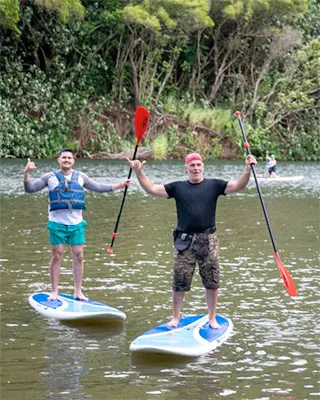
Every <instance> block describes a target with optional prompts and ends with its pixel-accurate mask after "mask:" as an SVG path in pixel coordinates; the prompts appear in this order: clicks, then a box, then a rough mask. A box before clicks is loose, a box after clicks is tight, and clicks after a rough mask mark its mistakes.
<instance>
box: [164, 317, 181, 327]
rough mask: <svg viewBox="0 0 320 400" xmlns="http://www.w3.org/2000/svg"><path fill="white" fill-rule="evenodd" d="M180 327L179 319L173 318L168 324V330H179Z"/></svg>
mask: <svg viewBox="0 0 320 400" xmlns="http://www.w3.org/2000/svg"><path fill="white" fill-rule="evenodd" d="M178 325H179V319H178V318H172V319H171V321H170V322H168V323H167V327H168V328H178Z"/></svg>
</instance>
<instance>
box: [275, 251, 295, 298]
mask: <svg viewBox="0 0 320 400" xmlns="http://www.w3.org/2000/svg"><path fill="white" fill-rule="evenodd" d="M275 256H276V260H277V265H278V270H279V272H280V275H281V278H282V280H283V282H284V285H285V287H286V289H287V291H288V293H289V294H290V296H297V294H298V292H297V288H296V285H295V283H294V281H293V279H292V277H291V275H290V273H289V271H288V270H287V268H286V267H285V266H284V265H283V264H282V262H281V260H280V256H279V253H278V252H277V251H276V252H275Z"/></svg>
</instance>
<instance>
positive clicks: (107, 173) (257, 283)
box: [0, 160, 320, 400]
mask: <svg viewBox="0 0 320 400" xmlns="http://www.w3.org/2000/svg"><path fill="white" fill-rule="evenodd" d="M37 164H38V171H37V173H35V174H34V175H37V174H40V173H42V172H45V171H47V170H51V169H52V168H55V165H54V162H53V161H52V162H51V161H50V162H49V161H40V162H38V163H37ZM78 165H79V168H80V169H81V170H84V171H86V172H88V174H89V175H90V176H92V177H95V178H96V179H98V180H101V181H102V180H107V181H110V182H111V181H117V180H118V179H122V178H123V177H125V176H126V175H127V173H128V168H127V165H125V163H122V162H109V161H86V160H84V161H82V160H81V161H79V162H78ZM23 166H24V161H22V160H4V161H3V163H2V172H1V173H2V175H3V174H4V175H5V176H2V177H1V181H2V186H1V192H0V196H1V197H0V199H1V255H0V258H1V259H0V268H1V317H2V325H1V373H2V389H1V395H2V398H3V399H6V400H11V399H12V400H13V399H14V400H16V399H17V398H19V397H21V398H24V399H25V400H34V399H50V400H51V399H52V400H56V399H77V400H79V399H81V400H82V399H88V398H92V399H97V400H100V399H108V400H123V399H128V400H131V399H132V400H150V399H165V400H167V399H168V400H170V399H177V398H184V399H186V400H197V399H209V400H211V399H212V400H213V399H219V398H221V399H222V398H230V399H259V400H267V399H287V400H288V399H290V400H293V399H296V400H301V399H310V398H311V399H312V398H314V399H316V398H317V397H319V387H318V384H317V378H318V375H317V374H318V373H317V366H316V362H317V351H318V350H317V348H318V344H319V340H318V339H319V331H318V325H319V324H318V320H317V314H316V309H317V305H318V290H319V286H318V285H317V282H316V280H315V276H316V267H317V266H318V257H319V202H318V197H319V193H320V189H319V182H320V179H319V174H320V172H319V169H318V165H316V164H304V163H299V164H293V163H281V166H282V171H281V173H282V172H283V175H304V176H305V177H306V179H305V180H303V181H299V182H290V183H288V184H287V183H283V182H282V183H280V182H275V183H274V184H266V185H261V188H262V191H263V194H264V196H265V199H266V205H267V208H268V213H269V217H270V221H271V225H272V229H273V233H274V236H275V240H276V243H277V247H278V249H279V252H280V254H281V259H282V262H283V263H284V264H285V265H286V267H287V268H288V270H289V271H290V273H291V275H292V276H293V278H294V280H295V282H296V284H297V287H298V291H299V296H298V297H295V298H290V297H289V296H288V295H287V293H286V290H285V288H284V285H283V282H282V280H281V278H280V276H279V273H278V271H277V266H276V262H275V259H274V255H273V249H272V246H271V243H270V239H269V236H268V231H267V228H266V225H265V221H264V218H263V215H262V211H261V206H260V203H259V200H258V198H257V193H256V189H255V187H254V184H252V185H251V184H250V187H249V188H248V189H247V190H246V191H244V192H242V193H240V194H237V195H234V196H227V197H226V198H223V199H221V200H219V203H218V211H217V213H218V234H219V239H220V244H221V252H220V253H221V272H222V276H221V279H222V287H221V290H220V298H219V306H218V311H219V313H221V314H225V315H227V316H229V317H230V318H231V319H232V321H233V323H234V326H235V330H234V332H233V335H232V336H231V337H230V338H229V339H228V342H226V343H225V344H224V345H223V346H221V347H219V348H218V349H217V350H216V351H214V352H212V353H209V354H207V355H205V356H202V357H199V358H196V359H181V358H176V357H174V358H173V357H170V358H168V357H165V356H158V357H153V356H152V357H151V356H148V357H147V356H141V357H140V356H138V357H136V355H133V354H130V352H129V345H130V343H131V341H132V340H133V339H134V338H135V337H137V336H138V335H140V334H141V333H142V332H143V331H146V330H147V329H150V328H151V327H153V326H155V325H156V324H159V323H163V322H164V321H166V320H168V319H169V318H170V312H171V289H170V285H171V266H172V236H171V231H172V228H173V227H174V225H175V210H174V204H173V202H172V201H167V200H164V199H157V198H152V197H150V196H147V195H145V194H144V193H142V191H141V190H140V189H139V187H138V186H133V187H132V188H131V189H130V192H129V194H128V197H127V200H126V204H125V207H124V211H123V215H122V218H121V222H120V225H119V229H118V237H117V239H116V241H115V245H114V251H115V253H114V254H113V255H112V256H110V255H109V254H108V253H107V251H106V250H107V248H108V247H109V244H110V239H111V233H112V231H113V228H114V224H115V220H116V216H117V213H118V209H119V205H120V201H121V193H119V194H115V193H113V194H105V195H96V194H91V193H90V194H89V195H88V202H89V204H88V211H87V212H86V220H87V221H88V223H89V224H88V228H87V239H88V242H87V246H86V249H85V279H84V290H85V293H86V294H88V295H89V297H90V298H92V299H95V300H98V301H102V302H104V303H107V304H110V305H113V306H115V307H117V308H120V309H121V310H122V311H124V312H125V313H126V314H127V320H126V321H124V322H123V323H120V324H114V323H113V324H110V323H102V324H99V323H98V324H97V323H96V324H85V325H84V324H70V323H68V324H62V323H60V322H57V321H54V320H50V319H46V318H44V317H42V316H41V315H40V314H37V313H36V312H35V311H34V310H33V309H31V307H30V306H29V304H28V302H27V297H28V295H29V294H30V293H32V292H35V291H47V290H49V278H48V260H49V257H50V246H49V244H48V239H47V236H46V235H47V233H46V229H45V224H46V219H47V216H46V206H47V199H46V194H45V193H43V194H37V195H24V194H23V191H22V185H21V177H22V170H23ZM147 168H148V172H149V174H151V176H152V177H153V179H156V180H157V181H159V182H160V181H162V180H163V179H164V180H167V181H169V180H171V179H176V178H177V179H184V175H183V168H182V163H181V162H180V163H179V162H168V163H160V162H158V163H156V162H155V163H148V166H147ZM242 168H243V167H242V165H241V164H240V163H210V164H208V166H207V172H208V175H210V174H212V175H216V176H221V177H223V178H226V179H228V178H229V177H232V178H233V177H236V176H237V175H238V174H239V173H240V172H241V170H242ZM111 176H112V178H109V177H111ZM71 268H72V263H71V257H70V254H69V251H68V250H67V251H66V252H65V257H64V262H63V266H62V274H61V287H60V289H61V291H62V292H67V293H71V292H72V288H73V280H72V271H71ZM205 310H206V307H205V299H204V290H203V288H202V287H201V282H200V279H199V276H198V274H195V277H194V281H193V287H192V290H191V292H189V293H187V295H186V299H185V304H184V309H183V311H184V313H185V314H195V313H203V312H205Z"/></svg>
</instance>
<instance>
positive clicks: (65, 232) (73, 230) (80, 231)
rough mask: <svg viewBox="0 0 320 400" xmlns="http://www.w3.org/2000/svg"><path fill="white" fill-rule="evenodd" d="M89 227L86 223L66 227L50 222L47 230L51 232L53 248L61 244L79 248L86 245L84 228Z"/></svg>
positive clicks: (50, 237)
mask: <svg viewBox="0 0 320 400" xmlns="http://www.w3.org/2000/svg"><path fill="white" fill-rule="evenodd" d="M86 226H87V222H86V221H82V222H80V224H77V225H64V224H58V223H57V222H53V221H49V222H48V224H47V228H48V230H49V239H50V244H51V246H57V245H59V244H69V245H71V246H79V245H81V244H85V242H86V237H85V231H84V228H85V227H86Z"/></svg>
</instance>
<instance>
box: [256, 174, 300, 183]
mask: <svg viewBox="0 0 320 400" xmlns="http://www.w3.org/2000/svg"><path fill="white" fill-rule="evenodd" d="M257 178H258V181H264V182H294V181H301V180H302V179H303V178H304V177H303V175H296V176H276V177H274V178H268V177H266V176H257ZM250 180H251V181H253V180H254V178H253V177H251V178H250Z"/></svg>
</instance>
